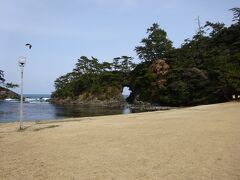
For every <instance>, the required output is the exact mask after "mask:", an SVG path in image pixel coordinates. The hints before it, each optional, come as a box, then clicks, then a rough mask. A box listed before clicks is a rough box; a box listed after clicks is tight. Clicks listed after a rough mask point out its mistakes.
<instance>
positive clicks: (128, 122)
mask: <svg viewBox="0 0 240 180" xmlns="http://www.w3.org/2000/svg"><path fill="white" fill-rule="evenodd" d="M17 126H18V124H17V123H4V124H0V179H24V180H27V179H124V180H125V179H169V180H170V179H171V180H172V179H177V180H178V179H179V180H185V179H216V180H226V179H227V180H239V179H240V153H239V152H240V103H238V102H229V103H222V104H214V105H205V106H196V107H191V108H182V109H174V110H169V111H157V112H147V113H139V114H129V115H115V116H101V117H88V118H77V119H66V120H65V122H49V123H48V122H45V123H40V124H38V123H26V124H25V127H26V129H25V130H24V131H22V132H19V131H17Z"/></svg>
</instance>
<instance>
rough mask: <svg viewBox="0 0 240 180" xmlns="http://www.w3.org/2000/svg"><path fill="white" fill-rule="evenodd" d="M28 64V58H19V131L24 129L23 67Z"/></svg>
mask: <svg viewBox="0 0 240 180" xmlns="http://www.w3.org/2000/svg"><path fill="white" fill-rule="evenodd" d="M25 64H26V57H22V56H21V57H19V59H18V65H19V66H20V68H21V85H20V86H21V87H20V88H21V101H20V124H19V129H20V130H21V129H23V67H24V65H25Z"/></svg>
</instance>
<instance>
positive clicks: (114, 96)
mask: <svg viewBox="0 0 240 180" xmlns="http://www.w3.org/2000/svg"><path fill="white" fill-rule="evenodd" d="M110 89H111V88H110ZM50 103H53V104H77V105H89V106H109V107H121V106H125V105H126V104H127V102H126V100H125V99H124V97H123V96H122V93H121V91H120V90H117V89H115V91H114V92H105V93H101V94H94V93H90V92H85V93H82V94H80V95H79V96H78V97H72V98H71V97H68V98H52V99H50Z"/></svg>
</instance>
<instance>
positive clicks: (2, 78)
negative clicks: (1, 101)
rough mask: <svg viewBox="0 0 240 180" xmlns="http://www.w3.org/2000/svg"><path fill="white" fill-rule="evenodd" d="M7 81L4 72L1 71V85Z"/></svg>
mask: <svg viewBox="0 0 240 180" xmlns="http://www.w3.org/2000/svg"><path fill="white" fill-rule="evenodd" d="M4 81H5V79H4V74H3V71H2V70H0V83H4Z"/></svg>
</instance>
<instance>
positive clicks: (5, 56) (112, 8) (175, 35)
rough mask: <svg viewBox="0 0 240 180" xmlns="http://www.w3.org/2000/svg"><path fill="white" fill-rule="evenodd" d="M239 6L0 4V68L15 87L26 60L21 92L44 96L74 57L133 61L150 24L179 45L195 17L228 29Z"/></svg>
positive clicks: (141, 0) (71, 0)
mask: <svg viewBox="0 0 240 180" xmlns="http://www.w3.org/2000/svg"><path fill="white" fill-rule="evenodd" d="M239 6H240V0H168V1H164V0H0V69H2V70H4V71H5V78H6V81H8V82H13V83H19V81H20V72H19V71H20V68H19V67H18V64H17V61H18V57H19V56H26V57H27V64H26V67H25V68H24V75H25V77H24V93H25V94H30V93H37V94H44V93H47V94H49V93H51V92H52V91H53V90H54V80H55V79H56V78H57V77H59V76H60V75H63V74H65V73H68V72H70V71H72V69H73V68H74V65H75V63H76V62H77V59H78V58H79V57H80V56H83V55H84V56H88V57H91V56H94V57H97V58H98V59H99V60H100V61H103V60H104V61H111V60H112V59H113V58H114V57H117V56H122V55H128V56H133V57H135V58H136V61H138V60H137V57H136V53H135V51H134V48H135V46H137V45H139V42H140V41H141V39H142V38H144V37H145V36H146V29H147V28H148V27H150V26H151V25H152V24H153V23H158V24H159V25H160V27H161V28H163V29H164V30H165V31H166V32H167V33H168V38H169V39H170V40H171V41H173V45H174V46H175V47H179V46H180V45H181V43H182V42H183V41H184V39H186V38H191V37H192V36H193V35H194V33H195V32H196V29H197V21H196V18H197V17H198V16H199V17H200V21H201V23H202V25H203V24H204V23H205V22H206V21H211V22H223V23H225V24H226V25H227V26H229V25H230V24H231V23H232V22H231V21H232V12H230V11H229V9H230V8H233V7H239ZM26 43H31V44H32V45H33V47H32V49H31V50H28V49H27V48H26V47H25V44H26ZM15 91H17V92H18V91H19V89H15Z"/></svg>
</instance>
